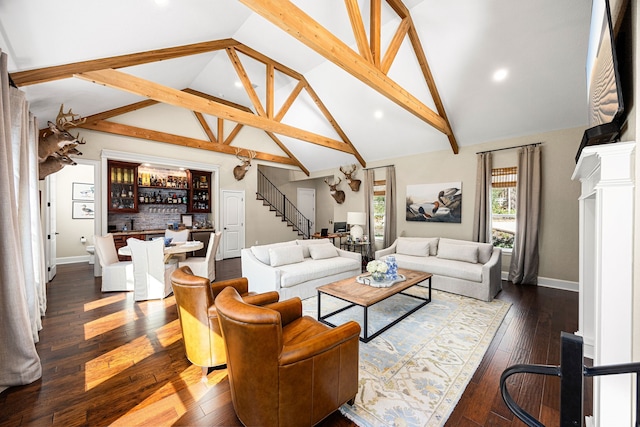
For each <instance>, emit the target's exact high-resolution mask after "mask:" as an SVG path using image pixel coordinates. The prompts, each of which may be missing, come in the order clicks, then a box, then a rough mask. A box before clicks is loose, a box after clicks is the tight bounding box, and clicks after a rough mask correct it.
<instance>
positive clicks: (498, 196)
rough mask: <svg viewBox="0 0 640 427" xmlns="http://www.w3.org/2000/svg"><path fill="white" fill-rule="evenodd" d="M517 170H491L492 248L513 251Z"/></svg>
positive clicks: (513, 168)
mask: <svg viewBox="0 0 640 427" xmlns="http://www.w3.org/2000/svg"><path fill="white" fill-rule="evenodd" d="M517 179H518V168H517V167H515V166H514V167H509V168H497V169H492V170H491V229H492V234H493V239H492V240H493V246H497V247H499V248H504V249H513V241H514V239H515V235H516V201H517V191H516V184H517Z"/></svg>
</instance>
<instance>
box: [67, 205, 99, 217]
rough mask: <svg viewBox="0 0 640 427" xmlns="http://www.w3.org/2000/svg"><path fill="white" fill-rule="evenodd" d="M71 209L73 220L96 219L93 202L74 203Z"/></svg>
mask: <svg viewBox="0 0 640 427" xmlns="http://www.w3.org/2000/svg"><path fill="white" fill-rule="evenodd" d="M72 203H73V206H72V208H71V218H73V219H94V218H95V216H96V213H95V210H94V206H93V202H78V201H73V202H72Z"/></svg>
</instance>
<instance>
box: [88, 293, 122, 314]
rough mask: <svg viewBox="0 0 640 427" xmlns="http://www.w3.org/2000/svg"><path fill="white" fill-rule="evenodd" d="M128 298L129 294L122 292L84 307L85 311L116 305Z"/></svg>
mask: <svg viewBox="0 0 640 427" xmlns="http://www.w3.org/2000/svg"><path fill="white" fill-rule="evenodd" d="M126 298H127V294H125V293H123V292H120V293H117V294H114V295H111V296H108V297H106V298H100V299H97V300H95V301H91V302H88V303H86V304H85V305H84V311H85V312H87V311H91V310H95V309H96V308H100V307H104V306H107V305H109V304H115V303H117V302H120V301H124V300H125V299H126Z"/></svg>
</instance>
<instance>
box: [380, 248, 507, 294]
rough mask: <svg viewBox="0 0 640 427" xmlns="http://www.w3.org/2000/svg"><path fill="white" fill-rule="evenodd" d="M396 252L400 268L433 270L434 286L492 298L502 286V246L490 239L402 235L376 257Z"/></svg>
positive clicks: (458, 292)
mask: <svg viewBox="0 0 640 427" xmlns="http://www.w3.org/2000/svg"><path fill="white" fill-rule="evenodd" d="M391 254H394V255H395V257H396V261H397V263H398V267H399V268H407V269H410V270H418V271H424V272H427V273H431V274H433V276H432V277H431V286H432V287H433V288H434V289H439V290H442V291H446V292H451V293H454V294H459V295H464V296H467V297H471V298H476V299H479V300H483V301H491V300H492V299H493V297H495V296H496V295H497V294H498V292H500V291H501V290H502V280H501V272H500V270H501V269H502V250H501V249H500V248H494V247H493V245H491V244H490V243H478V242H471V241H467V240H456V239H445V238H438V237H399V238H398V239H396V241H395V242H393V244H392V245H391V246H389V247H388V248H385V249H382V250H379V251H376V253H375V258H376V259H384V258H385V257H386V256H387V255H391Z"/></svg>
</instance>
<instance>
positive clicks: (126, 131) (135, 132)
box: [79, 120, 298, 166]
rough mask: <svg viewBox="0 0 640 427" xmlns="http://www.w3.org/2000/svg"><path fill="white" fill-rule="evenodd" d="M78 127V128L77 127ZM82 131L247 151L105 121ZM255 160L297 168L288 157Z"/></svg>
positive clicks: (228, 151)
mask: <svg viewBox="0 0 640 427" xmlns="http://www.w3.org/2000/svg"><path fill="white" fill-rule="evenodd" d="M79 127H80V126H79ZM82 128H83V129H89V130H94V131H98V132H104V133H109V134H112V135H120V136H126V137H130V138H137V139H144V140H147V141H155V142H163V143H167V144H173V145H180V146H183V147H189V148H198V149H201V150H208V151H215V152H218V153H224V154H231V155H235V154H236V150H237V149H241V150H248V149H246V148H241V147H232V146H229V145H225V144H219V143H212V142H210V141H204V140H201V139H196V138H189V137H185V136H182V135H174V134H171V133H167V132H160V131H155V130H150V129H144V128H139V127H136V126H130V125H124V124H120V123H114V122H108V121H106V120H98V121H89V120H87V121H86V122H85V123H83V124H82ZM256 158H257V159H260V160H265V161H268V162H274V163H281V164H286V165H292V166H298V165H297V163H296V161H295V160H293V159H290V158H288V157H283V156H277V155H275V154H269V153H261V152H258V153H256Z"/></svg>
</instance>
